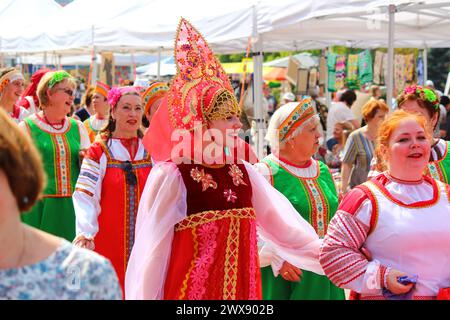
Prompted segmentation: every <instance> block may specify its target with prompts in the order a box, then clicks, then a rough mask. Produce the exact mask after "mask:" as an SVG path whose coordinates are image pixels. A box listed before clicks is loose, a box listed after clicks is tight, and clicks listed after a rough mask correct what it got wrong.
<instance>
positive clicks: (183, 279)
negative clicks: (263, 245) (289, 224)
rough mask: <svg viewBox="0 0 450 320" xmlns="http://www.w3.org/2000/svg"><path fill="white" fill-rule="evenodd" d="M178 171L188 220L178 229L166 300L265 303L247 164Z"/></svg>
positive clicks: (192, 167)
mask: <svg viewBox="0 0 450 320" xmlns="http://www.w3.org/2000/svg"><path fill="white" fill-rule="evenodd" d="M178 169H179V171H180V173H181V176H182V178H183V182H184V184H185V185H186V189H187V217H186V219H184V220H182V221H180V222H179V223H178V224H177V225H176V226H175V235H174V239H173V243H172V254H171V258H170V264H169V270H168V273H167V280H166V283H165V290H164V293H165V294H164V298H165V299H190V300H193V299H195V300H197V299H216V300H217V299H224V300H229V299H253V300H254V299H261V281H260V273H259V262H258V251H257V250H256V248H257V243H256V217H255V211H254V209H253V207H252V202H251V195H252V188H251V184H250V181H249V179H248V175H247V173H246V170H245V167H244V165H242V164H240V165H235V164H232V165H223V166H222V167H220V168H215V169H212V168H208V167H205V166H202V165H195V164H189V165H188V164H186V165H185V164H181V165H178ZM239 175H240V176H242V178H240V177H239ZM205 208H208V210H205Z"/></svg>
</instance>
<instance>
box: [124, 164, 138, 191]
mask: <svg viewBox="0 0 450 320" xmlns="http://www.w3.org/2000/svg"><path fill="white" fill-rule="evenodd" d="M122 167H123V170H125V173H126V179H127V184H129V185H130V186H135V185H136V183H137V178H136V175H135V174H134V172H133V165H132V164H131V162H130V161H125V162H124V163H123V165H122Z"/></svg>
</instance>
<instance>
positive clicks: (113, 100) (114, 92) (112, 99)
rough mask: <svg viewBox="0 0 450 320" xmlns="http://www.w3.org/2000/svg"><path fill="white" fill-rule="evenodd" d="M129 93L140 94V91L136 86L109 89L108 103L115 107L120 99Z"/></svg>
mask: <svg viewBox="0 0 450 320" xmlns="http://www.w3.org/2000/svg"><path fill="white" fill-rule="evenodd" d="M128 93H135V94H137V95H138V96H140V95H139V91H138V89H137V88H135V87H113V88H111V90H109V91H108V103H109V105H110V106H111V107H113V108H114V107H115V106H116V104H117V102H118V101H119V99H120V98H121V97H122V96H123V95H125V94H128Z"/></svg>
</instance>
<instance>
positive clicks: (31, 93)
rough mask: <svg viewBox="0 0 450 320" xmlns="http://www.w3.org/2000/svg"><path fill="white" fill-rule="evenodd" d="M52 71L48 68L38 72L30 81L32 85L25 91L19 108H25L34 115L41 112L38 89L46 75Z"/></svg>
mask: <svg viewBox="0 0 450 320" xmlns="http://www.w3.org/2000/svg"><path fill="white" fill-rule="evenodd" d="M49 71H51V70H50V69H47V68H42V69H39V70H38V71H36V72H35V73H34V74H33V75H32V76H31V79H30V84H29V85H28V87H27V88H26V89H25V91H24V92H23V94H22V97H21V99H20V101H19V103H18V105H19V106H21V107H24V108H25V109H27V111H28V112H29V113H30V114H34V113H36V112H38V111H39V98H38V95H37V87H38V84H39V81H41V79H42V77H43V76H44V74H46V73H47V72H49Z"/></svg>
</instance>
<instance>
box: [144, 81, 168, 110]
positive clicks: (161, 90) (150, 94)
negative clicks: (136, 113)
mask: <svg viewBox="0 0 450 320" xmlns="http://www.w3.org/2000/svg"><path fill="white" fill-rule="evenodd" d="M167 91H169V87H168V86H167V84H166V83H164V82H154V83H152V84H151V85H150V86H149V87H148V88H147V89H146V90H145V91H144V93H143V94H142V100H143V102H144V114H147V113H149V111H150V108H151V106H152V105H153V103H155V101H156V100H158V99H161V98H162V97H163V96H164V95H165V94H166V93H167Z"/></svg>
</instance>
